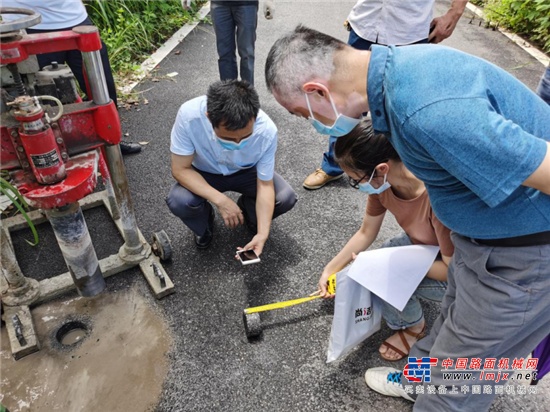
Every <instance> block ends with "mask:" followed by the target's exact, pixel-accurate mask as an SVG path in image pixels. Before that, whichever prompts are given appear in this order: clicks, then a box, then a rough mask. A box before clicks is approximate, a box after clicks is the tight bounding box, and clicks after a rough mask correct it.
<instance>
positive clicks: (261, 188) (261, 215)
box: [244, 179, 275, 256]
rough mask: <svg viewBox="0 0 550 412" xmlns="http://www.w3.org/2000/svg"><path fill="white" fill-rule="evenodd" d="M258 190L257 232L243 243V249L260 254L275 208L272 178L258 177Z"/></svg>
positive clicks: (267, 235)
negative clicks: (247, 241) (266, 179)
mask: <svg viewBox="0 0 550 412" xmlns="http://www.w3.org/2000/svg"><path fill="white" fill-rule="evenodd" d="M257 187H258V189H257V190H258V192H257V195H256V216H257V219H258V233H257V234H256V235H255V236H254V237H253V238H252V240H251V241H250V242H249V243H248V244H247V245H245V247H244V249H246V250H249V249H254V251H255V252H256V254H257V255H258V256H260V255H261V254H262V251H263V248H264V245H265V242H266V241H267V238H268V237H269V229H270V227H271V220H272V219H273V209H274V208H275V187H274V186H273V180H268V181H264V180H260V179H258V186H257Z"/></svg>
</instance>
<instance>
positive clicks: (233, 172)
mask: <svg viewBox="0 0 550 412" xmlns="http://www.w3.org/2000/svg"><path fill="white" fill-rule="evenodd" d="M170 151H171V153H172V175H173V176H174V178H175V179H176V180H177V183H175V184H174V185H173V186H172V189H171V190H170V193H169V194H168V197H167V199H166V203H167V204H168V207H169V208H170V210H171V212H172V213H173V214H174V215H176V216H177V217H179V218H180V219H181V220H182V221H183V223H184V224H185V225H186V226H188V227H189V228H190V229H191V230H192V231H193V233H194V238H195V243H196V245H197V247H198V248H199V249H205V248H207V247H208V246H209V245H210V242H211V241H212V238H213V230H214V215H215V213H214V208H213V206H215V207H216V208H217V209H218V212H219V214H220V215H221V217H222V219H223V221H224V223H225V225H226V226H228V227H230V228H235V227H237V226H239V225H241V224H245V223H246V225H247V227H248V228H249V230H251V231H252V232H253V233H254V237H253V238H252V240H251V241H250V242H249V243H248V244H247V245H245V246H244V249H246V250H248V249H254V250H255V251H256V254H257V255H260V254H261V253H262V250H263V247H264V244H265V242H266V240H267V238H268V236H269V230H270V226H271V221H272V219H274V218H276V217H277V216H279V215H282V214H283V213H286V212H288V211H289V210H290V209H292V207H293V206H294V204H295V203H296V200H297V198H296V193H295V192H294V190H293V189H292V188H291V187H290V185H289V184H288V183H287V182H285V181H284V179H283V178H282V177H281V176H279V175H278V174H277V173H275V172H274V167H275V152H276V151H277V128H276V127H275V124H274V123H273V121H271V119H270V118H269V117H268V116H267V114H265V113H264V112H263V111H262V110H260V100H259V97H258V94H257V93H256V90H254V88H253V87H252V86H251V85H250V84H249V83H247V82H243V81H237V80H227V81H219V82H216V83H214V84H212V85H211V86H210V87H209V89H208V93H207V95H206V96H201V97H197V98H195V99H192V100H189V101H188V102H186V103H184V104H183V105H182V106H181V107H180V109H179V111H178V115H177V117H176V121H175V123H174V126H173V128H172V136H171V145H170ZM227 191H233V192H238V193H241V196H240V197H239V199H238V200H237V202H236V203H235V202H234V201H233V200H232V199H231V198H229V197H228V196H226V195H225V194H224V192H227Z"/></svg>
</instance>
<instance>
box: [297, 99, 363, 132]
mask: <svg viewBox="0 0 550 412" xmlns="http://www.w3.org/2000/svg"><path fill="white" fill-rule="evenodd" d="M305 95H306V103H307V108H308V110H309V115H310V118H309V119H308V120H309V122H310V123H311V124H312V125H313V127H314V128H315V130H317V131H318V132H319V133H321V134H326V135H329V136H336V137H340V136H344V135H346V134H348V133H349V132H351V131H352V130H353V128H354V127H355V126H357V125H358V124H359V122H360V121H361V119H354V118H352V117H348V116H344V115H343V114H342V113H338V110H336V106H335V105H334V101H333V100H332V96H331V95H330V93H329V95H328V97H329V99H330V104H331V105H332V110H334V114H335V115H336V120H335V121H334V124H333V125H332V126H330V127H329V126H326V125H324V124H323V123H321V122H320V121H319V120H317V119H315V117H313V111H312V110H311V105H310V104H309V97H308V95H307V93H305Z"/></svg>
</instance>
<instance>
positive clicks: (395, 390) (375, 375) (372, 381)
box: [365, 366, 415, 402]
mask: <svg viewBox="0 0 550 412" xmlns="http://www.w3.org/2000/svg"><path fill="white" fill-rule="evenodd" d="M402 374H403V372H402V371H400V370H399V369H395V368H389V367H387V366H383V367H379V368H370V369H367V372H365V382H367V385H368V387H369V388H371V389H372V390H375V391H376V392H378V393H381V394H382V395H386V396H394V397H396V398H399V397H402V398H405V399H406V400H408V401H411V402H414V401H415V400H414V399H413V398H411V397H410V396H409V394H408V393H406V392H405V389H403V385H401V375H402Z"/></svg>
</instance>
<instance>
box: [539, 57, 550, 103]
mask: <svg viewBox="0 0 550 412" xmlns="http://www.w3.org/2000/svg"><path fill="white" fill-rule="evenodd" d="M537 94H538V95H539V96H540V97H542V100H544V101H545V102H546V103H548V104H550V64H549V65H548V67H547V68H546V71H545V72H544V74H543V75H542V77H541V79H540V83H539V86H538V87H537Z"/></svg>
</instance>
